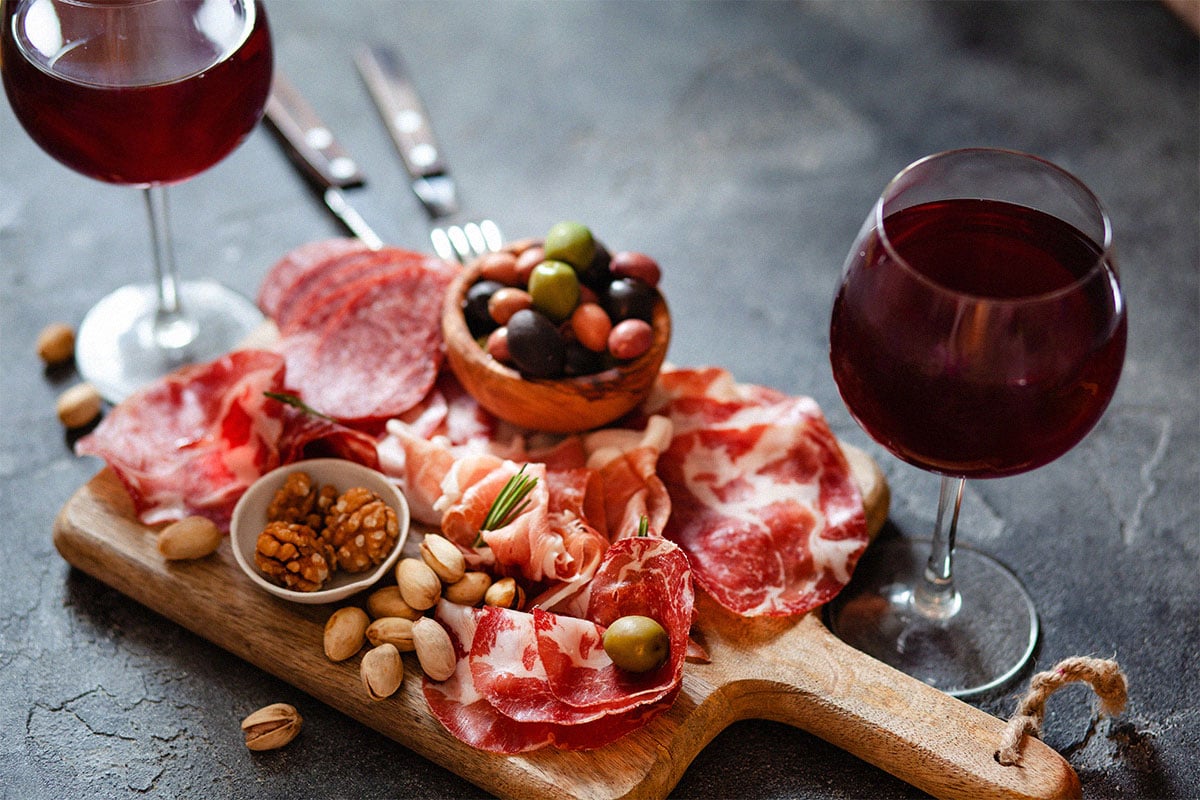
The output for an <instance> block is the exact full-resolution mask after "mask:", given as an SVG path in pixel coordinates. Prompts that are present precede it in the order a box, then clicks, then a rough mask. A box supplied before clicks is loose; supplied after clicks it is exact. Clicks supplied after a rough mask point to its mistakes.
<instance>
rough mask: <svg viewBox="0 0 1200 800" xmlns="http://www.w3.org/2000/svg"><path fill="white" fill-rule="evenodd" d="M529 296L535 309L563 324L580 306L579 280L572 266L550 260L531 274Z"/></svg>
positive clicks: (534, 269)
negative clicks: (576, 307)
mask: <svg viewBox="0 0 1200 800" xmlns="http://www.w3.org/2000/svg"><path fill="white" fill-rule="evenodd" d="M529 296H530V297H532V298H533V307H534V308H536V309H537V310H538V311H540V312H542V313H543V314H545V315H546V316H547V317H549V318H550V319H551V320H553V321H554V322H562V321H563V320H564V319H566V318H567V317H569V316H571V312H572V311H574V310H575V306H577V305H579V278H578V276H576V275H575V270H574V269H573V268H572V267H571V265H570V264H568V263H566V262H565V261H554V260H549V259H548V260H546V261H543V262H542V263H540V264H538V265H537V266H536V267H534V268H533V272H531V273H530V274H529Z"/></svg>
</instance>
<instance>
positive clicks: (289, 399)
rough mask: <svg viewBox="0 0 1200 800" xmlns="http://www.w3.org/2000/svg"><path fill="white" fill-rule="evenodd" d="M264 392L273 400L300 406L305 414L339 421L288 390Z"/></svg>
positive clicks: (296, 406)
mask: <svg viewBox="0 0 1200 800" xmlns="http://www.w3.org/2000/svg"><path fill="white" fill-rule="evenodd" d="M263 394H265V395H266V396H267V397H269V398H271V399H272V400H278V401H279V402H281V403H286V404H287V405H289V406H293V407H295V408H298V409H300V410H301V411H303V412H304V413H305V414H311V415H313V416H314V417H320V418H321V419H327V420H329V421H330V422H337V420H335V419H334V418H333V417H331V416H329V415H328V414H322V413H321V412H320V411H317V410H316V409H315V408H313V407H312V406H310V405H308V404H307V403H305V402H304V401H303V400H301V399H300V398H299V397H296V395H294V394H287V393H286V392H263Z"/></svg>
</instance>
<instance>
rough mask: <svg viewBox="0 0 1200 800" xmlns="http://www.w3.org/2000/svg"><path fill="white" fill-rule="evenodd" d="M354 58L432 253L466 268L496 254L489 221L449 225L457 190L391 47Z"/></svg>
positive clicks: (496, 234)
mask: <svg viewBox="0 0 1200 800" xmlns="http://www.w3.org/2000/svg"><path fill="white" fill-rule="evenodd" d="M354 60H355V63H356V65H357V66H358V71H359V74H360V75H362V78H363V81H364V83H366V85H367V91H368V92H369V93H370V95H371V99H372V100H374V102H375V108H376V109H377V110H378V111H379V115H380V116H381V117H382V118H383V124H384V126H385V127H386V128H387V131H388V134H389V135H390V136H391V138H392V143H393V144H395V146H396V149H397V151H399V153H400V160H401V161H403V162H404V168H405V169H406V170H407V171H408V174H409V177H410V178H411V184H410V185H411V186H412V190H413V193H414V194H415V195H416V196H417V199H418V200H420V201H421V205H422V206H423V207H424V208H425V212H426V213H427V214H428V215H429V220H430V223H431V229H430V232H429V240H430V242H432V244H433V249H434V251H435V252H436V253H437V254H438V255H439V256H441V257H442V258H444V259H447V260H457V261H460V262H462V263H464V264H465V263H467V262H468V261H470V260H472V259H473V258H477V257H478V256H481V255H483V254H484V253H488V252H492V251H495V250H499V249H500V247H501V245H502V244H503V236H502V235H501V234H500V227H499V226H498V225H496V223H495V222H493V221H492V220H490V219H481V220H472V221H462V222H454V221H453V220H455V219H457V218H458V217H459V210H460V209H459V204H458V191H457V188H456V187H455V184H454V179H453V178H451V177H450V173H449V171H448V170H447V169H446V163H445V161H444V160H443V158H442V152H441V149H440V148H439V147H438V145H437V141H436V139H434V136H433V128H432V126H431V125H430V122H429V114H428V112H426V110H425V106H424V104H423V103H422V102H421V98H420V96H419V95H418V94H417V89H416V86H415V84H414V83H413V81H412V78H411V77H410V76H409V73H408V70H407V68H406V67H405V65H404V61H403V60H402V59H401V58H400V55H399V54H398V53H396V52H395V51H394V50H391V49H389V48H384V47H370V48H362V49H361V50H359V51H358V53H356V54H355V58H354Z"/></svg>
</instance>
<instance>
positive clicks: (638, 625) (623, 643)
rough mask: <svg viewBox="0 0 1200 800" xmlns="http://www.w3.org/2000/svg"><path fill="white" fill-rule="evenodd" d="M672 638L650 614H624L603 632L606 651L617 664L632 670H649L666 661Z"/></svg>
mask: <svg viewBox="0 0 1200 800" xmlns="http://www.w3.org/2000/svg"><path fill="white" fill-rule="evenodd" d="M670 651H671V638H670V637H669V636H667V632H666V630H664V629H663V626H662V625H659V624H658V623H657V622H655V621H654V620H652V619H650V618H649V617H643V616H640V615H636V614H635V615H631V616H628V617H621V618H620V619H618V620H616V621H614V622H613V624H612V625H609V626H608V630H606V631H605V632H604V652H605V653H608V657H609V658H611V659H612V661H613V663H614V664H616V665H617V666H618V667H620V668H621V669H624V670H628V671H629V672H649V671H650V670H652V669H657V668H658V667H659V666H661V665H662V663H663V662H664V661H666V660H667V654H668V653H670Z"/></svg>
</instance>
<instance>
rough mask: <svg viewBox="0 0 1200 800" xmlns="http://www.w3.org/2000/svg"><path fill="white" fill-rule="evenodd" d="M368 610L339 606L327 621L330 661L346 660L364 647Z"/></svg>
mask: <svg viewBox="0 0 1200 800" xmlns="http://www.w3.org/2000/svg"><path fill="white" fill-rule="evenodd" d="M370 622H371V620H369V619H368V618H367V612H365V611H363V610H362V609H361V608H358V607H357V606H346V607H345V608H339V609H338V610H337V611H335V612H333V613H332V614H330V615H329V620H328V621H327V622H326V623H325V655H326V656H328V657H329V660H330V661H345V660H346V659H347V658H350V657H351V656H352V655H354V654H355V653H357V652H358V651H359V650H361V649H362V646H363V642H364V641H365V640H366V634H367V625H369V624H370Z"/></svg>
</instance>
